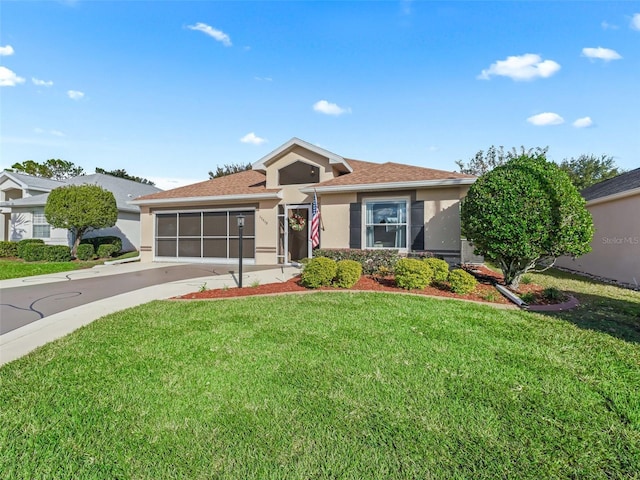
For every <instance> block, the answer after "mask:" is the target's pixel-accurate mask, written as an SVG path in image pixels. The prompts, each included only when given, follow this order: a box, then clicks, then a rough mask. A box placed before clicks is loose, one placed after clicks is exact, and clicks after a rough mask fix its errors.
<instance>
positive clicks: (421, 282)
mask: <svg viewBox="0 0 640 480" xmlns="http://www.w3.org/2000/svg"><path fill="white" fill-rule="evenodd" d="M395 271H396V285H398V286H399V287H400V288H405V289H407V290H414V289H423V288H425V287H426V286H427V285H429V284H430V283H431V280H433V270H432V269H431V267H430V266H429V265H428V264H427V263H426V262H424V261H423V260H418V259H416V258H401V259H400V260H398V263H396V267H395Z"/></svg>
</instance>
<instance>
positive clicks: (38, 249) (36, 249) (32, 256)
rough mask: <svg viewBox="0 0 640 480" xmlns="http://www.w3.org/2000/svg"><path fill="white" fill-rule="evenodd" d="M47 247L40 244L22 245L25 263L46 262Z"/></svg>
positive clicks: (21, 249)
mask: <svg viewBox="0 0 640 480" xmlns="http://www.w3.org/2000/svg"><path fill="white" fill-rule="evenodd" d="M45 247H46V245H45V244H44V243H40V242H31V243H24V244H22V245H21V246H20V247H19V249H20V252H21V253H22V255H21V256H20V258H22V259H23V260H24V261H25V262H39V261H41V260H44V250H45Z"/></svg>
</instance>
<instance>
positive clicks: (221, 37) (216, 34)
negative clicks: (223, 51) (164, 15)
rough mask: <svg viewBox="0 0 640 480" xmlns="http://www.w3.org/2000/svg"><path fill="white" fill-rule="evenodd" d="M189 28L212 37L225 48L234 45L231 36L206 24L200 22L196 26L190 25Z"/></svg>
mask: <svg viewBox="0 0 640 480" xmlns="http://www.w3.org/2000/svg"><path fill="white" fill-rule="evenodd" d="M187 28H188V29H189V30H196V31H198V32H202V33H204V34H205V35H209V36H210V37H212V38H214V39H216V40H217V41H218V42H220V43H222V44H223V45H224V46H225V47H230V46H231V45H232V44H231V38H229V35H227V34H226V33H224V32H223V31H221V30H218V29H216V28H213V27H211V26H209V25H207V24H206V23H201V22H198V23H196V24H195V25H188V26H187Z"/></svg>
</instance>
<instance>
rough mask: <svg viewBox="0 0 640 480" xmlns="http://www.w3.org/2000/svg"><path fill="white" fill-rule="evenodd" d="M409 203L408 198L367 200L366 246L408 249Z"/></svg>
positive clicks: (365, 209)
mask: <svg viewBox="0 0 640 480" xmlns="http://www.w3.org/2000/svg"><path fill="white" fill-rule="evenodd" d="M408 203H409V200H408V199H377V200H373V199H371V200H365V202H364V207H365V208H364V227H365V228H364V236H365V241H364V245H365V248H397V249H399V250H406V249H407V237H408V229H409V219H408Z"/></svg>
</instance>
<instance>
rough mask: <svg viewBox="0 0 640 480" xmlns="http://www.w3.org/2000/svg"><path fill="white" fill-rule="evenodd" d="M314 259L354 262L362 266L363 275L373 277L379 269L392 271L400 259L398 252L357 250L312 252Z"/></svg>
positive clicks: (319, 250)
mask: <svg viewBox="0 0 640 480" xmlns="http://www.w3.org/2000/svg"><path fill="white" fill-rule="evenodd" d="M313 256H314V257H326V258H330V259H332V260H335V261H336V262H339V261H340V260H354V261H356V262H358V263H359V264H360V265H362V272H363V273H364V274H365V275H374V274H375V273H376V272H377V271H378V270H380V268H381V267H385V268H387V269H389V270H391V271H392V270H393V267H394V265H395V264H396V262H397V261H398V259H399V258H400V256H399V255H398V250H386V249H379V250H359V249H322V248H319V249H317V250H314V251H313Z"/></svg>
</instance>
